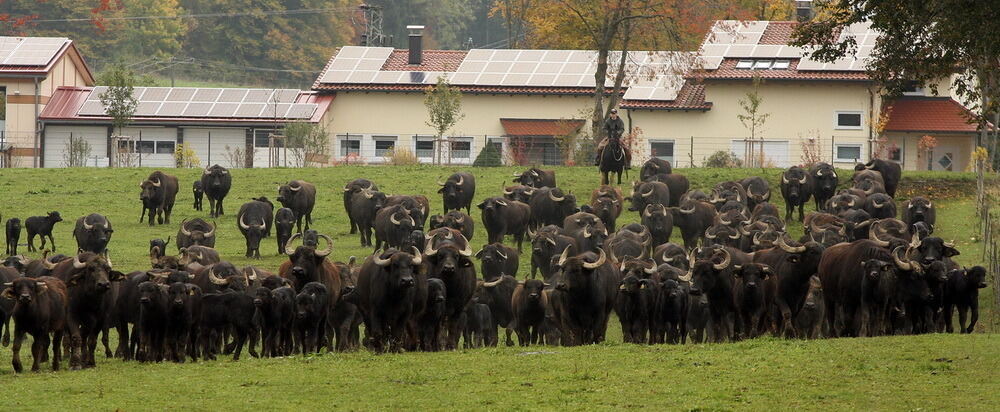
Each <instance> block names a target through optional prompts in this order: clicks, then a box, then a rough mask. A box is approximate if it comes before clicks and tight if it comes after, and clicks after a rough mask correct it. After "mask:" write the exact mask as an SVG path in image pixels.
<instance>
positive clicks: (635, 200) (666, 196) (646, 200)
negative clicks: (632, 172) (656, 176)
mask: <svg viewBox="0 0 1000 412" xmlns="http://www.w3.org/2000/svg"><path fill="white" fill-rule="evenodd" d="M628 200H629V202H631V203H632V205H631V206H629V207H628V210H629V211H631V212H641V211H643V210H645V209H646V205H656V204H658V205H664V206H668V205H670V188H669V187H667V185H666V184H664V183H661V182H635V183H634V185H633V186H632V194H631V195H630V196H629V198H628Z"/></svg>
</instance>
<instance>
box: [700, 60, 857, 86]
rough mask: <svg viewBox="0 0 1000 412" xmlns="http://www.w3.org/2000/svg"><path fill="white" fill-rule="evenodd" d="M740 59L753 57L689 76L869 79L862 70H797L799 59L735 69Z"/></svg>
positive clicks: (712, 78)
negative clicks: (775, 67)
mask: <svg viewBox="0 0 1000 412" xmlns="http://www.w3.org/2000/svg"><path fill="white" fill-rule="evenodd" d="M740 60H753V59H749V58H747V59H725V60H723V61H722V63H721V64H719V68H718V69H715V70H703V71H698V72H694V73H691V74H690V75H689V77H691V78H697V79H705V80H750V79H753V76H754V73H758V74H760V77H761V78H762V79H764V80H835V81H870V78H869V77H868V75H867V74H866V73H865V72H862V71H830V70H799V59H789V60H791V61H790V64H789V66H788V68H787V69H782V70H773V69H767V70H750V69H737V68H736V63H737V62H739V61H740ZM777 60H783V59H777Z"/></svg>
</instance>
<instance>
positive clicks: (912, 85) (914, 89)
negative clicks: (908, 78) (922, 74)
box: [903, 82, 925, 96]
mask: <svg viewBox="0 0 1000 412" xmlns="http://www.w3.org/2000/svg"><path fill="white" fill-rule="evenodd" d="M924 94H925V93H924V87H923V86H922V85H921V84H920V83H917V82H909V83H907V85H906V88H904V89H903V95H904V96H923V95H924Z"/></svg>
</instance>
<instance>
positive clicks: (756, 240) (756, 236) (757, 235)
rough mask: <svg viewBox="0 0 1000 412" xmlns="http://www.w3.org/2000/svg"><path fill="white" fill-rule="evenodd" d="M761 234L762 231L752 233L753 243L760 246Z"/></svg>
mask: <svg viewBox="0 0 1000 412" xmlns="http://www.w3.org/2000/svg"><path fill="white" fill-rule="evenodd" d="M762 234H763V232H757V233H754V235H753V244H754V245H757V246H760V236H761V235H762Z"/></svg>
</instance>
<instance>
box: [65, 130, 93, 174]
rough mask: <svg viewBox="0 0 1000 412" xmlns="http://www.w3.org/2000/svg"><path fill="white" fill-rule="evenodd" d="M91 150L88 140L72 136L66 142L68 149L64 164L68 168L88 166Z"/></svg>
mask: <svg viewBox="0 0 1000 412" xmlns="http://www.w3.org/2000/svg"><path fill="white" fill-rule="evenodd" d="M90 150H91V148H90V142H87V140H86V139H84V138H82V137H73V136H70V138H69V141H68V142H66V149H65V151H63V163H64V164H65V165H66V167H83V166H86V165H87V158H88V157H90Z"/></svg>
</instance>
